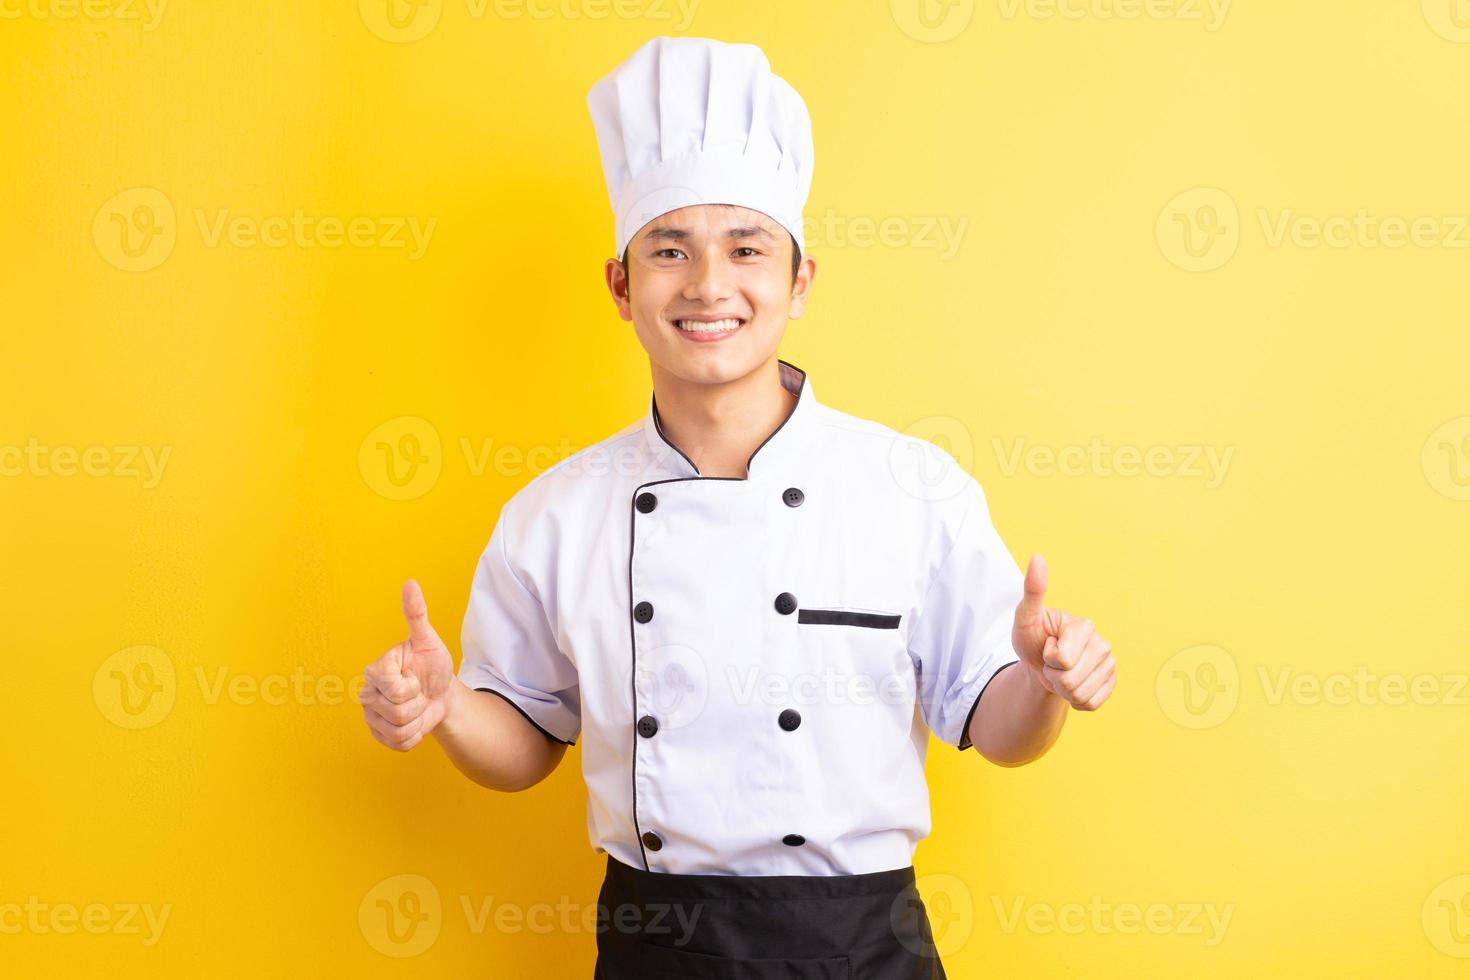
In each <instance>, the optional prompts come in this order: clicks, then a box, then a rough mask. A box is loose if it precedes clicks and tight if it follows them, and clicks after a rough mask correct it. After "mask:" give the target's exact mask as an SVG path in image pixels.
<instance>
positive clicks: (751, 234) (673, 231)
mask: <svg viewBox="0 0 1470 980" xmlns="http://www.w3.org/2000/svg"><path fill="white" fill-rule="evenodd" d="M690 237H692V236H691V233H690V232H689V231H687V230H686V229H683V228H655V229H653V230H652V231H650V232H649V233H648V239H649V241H670V242H683V241H688V240H689V238H690ZM725 237H726V238H730V239H735V238H765V239H770V238H771V233H770V232H768V231H766V230H765V229H764V228H762V227H760V226H759V225H748V226H746V227H744V228H731V229H730V230H729V231H727V232H725Z"/></svg>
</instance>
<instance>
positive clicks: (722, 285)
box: [684, 248, 734, 306]
mask: <svg viewBox="0 0 1470 980" xmlns="http://www.w3.org/2000/svg"><path fill="white" fill-rule="evenodd" d="M732 283H733V276H732V275H731V270H730V264H729V263H728V262H726V261H725V256H724V254H723V253H721V252H720V250H719V249H717V248H706V249H704V251H703V254H701V255H700V256H699V258H698V259H696V260H694V261H693V262H691V263H690V264H689V280H688V282H686V283H685V285H684V298H685V299H687V300H691V301H698V302H700V303H702V304H704V305H705V306H714V305H716V304H718V303H721V302H723V301H724V300H726V299H729V298H730V294H731V293H732V292H733V291H734V286H733V285H732Z"/></svg>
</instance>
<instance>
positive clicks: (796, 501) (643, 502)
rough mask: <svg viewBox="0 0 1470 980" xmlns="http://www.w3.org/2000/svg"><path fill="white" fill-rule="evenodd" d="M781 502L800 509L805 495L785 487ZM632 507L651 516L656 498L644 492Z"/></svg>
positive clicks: (795, 488)
mask: <svg viewBox="0 0 1470 980" xmlns="http://www.w3.org/2000/svg"><path fill="white" fill-rule="evenodd" d="M781 502H782V503H783V504H785V505H786V506H787V507H800V506H801V505H802V504H803V503H805V502H806V494H804V493H802V492H801V488H800V487H787V488H786V489H785V490H783V491H782V492H781ZM633 506H634V507H637V508H638V513H640V514H651V513H653V509H654V508H655V507H657V506H658V497H656V496H654V495H653V494H651V493H649V492H648V491H646V490H645V491H644V492H643V493H640V494H639V495H638V496H637V497H634V498H633Z"/></svg>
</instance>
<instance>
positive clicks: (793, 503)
mask: <svg viewBox="0 0 1470 980" xmlns="http://www.w3.org/2000/svg"><path fill="white" fill-rule="evenodd" d="M781 499H782V500H784V501H786V506H787V507H800V506H801V502H802V501H803V500H805V499H806V494H804V493H802V492H801V490H800V488H798V487H787V488H786V492H785V493H783V494H781Z"/></svg>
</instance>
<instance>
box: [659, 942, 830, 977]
mask: <svg viewBox="0 0 1470 980" xmlns="http://www.w3.org/2000/svg"><path fill="white" fill-rule="evenodd" d="M639 955H640V957H641V965H640V968H639V971H638V975H639V976H640V977H643V978H646V980H689V978H694V980H700V978H717V980H852V969H851V967H850V966H849V964H848V959H847V957H846V956H833V957H829V958H827V959H816V960H782V959H748V958H745V957H736V958H732V957H728V956H711V955H710V954H708V953H692V952H690V951H688V950H683V949H674V948H673V947H670V946H644V947H642V949H641V950H640V952H639Z"/></svg>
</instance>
